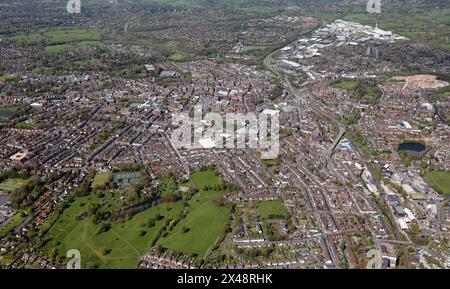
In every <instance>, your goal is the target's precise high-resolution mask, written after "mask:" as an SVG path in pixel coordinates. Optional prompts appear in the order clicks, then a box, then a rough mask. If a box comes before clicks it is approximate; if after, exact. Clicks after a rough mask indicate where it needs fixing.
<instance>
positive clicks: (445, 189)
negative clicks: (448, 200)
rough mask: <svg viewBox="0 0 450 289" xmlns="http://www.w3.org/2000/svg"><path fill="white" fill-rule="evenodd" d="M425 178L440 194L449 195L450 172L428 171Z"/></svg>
mask: <svg viewBox="0 0 450 289" xmlns="http://www.w3.org/2000/svg"><path fill="white" fill-rule="evenodd" d="M425 180H426V181H427V182H428V184H430V186H431V187H432V188H433V189H434V190H435V191H436V192H438V193H439V194H441V195H450V172H429V173H428V174H427V175H426V176H425Z"/></svg>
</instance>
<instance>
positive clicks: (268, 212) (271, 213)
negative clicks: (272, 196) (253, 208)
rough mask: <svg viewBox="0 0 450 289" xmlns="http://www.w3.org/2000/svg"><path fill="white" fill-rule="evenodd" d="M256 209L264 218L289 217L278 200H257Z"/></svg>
mask: <svg viewBox="0 0 450 289" xmlns="http://www.w3.org/2000/svg"><path fill="white" fill-rule="evenodd" d="M258 211H259V215H260V216H261V218H263V219H265V220H267V219H286V218H288V217H289V212H288V211H287V209H286V207H285V206H284V205H283V203H282V202H281V201H280V200H275V201H262V202H259V203H258Z"/></svg>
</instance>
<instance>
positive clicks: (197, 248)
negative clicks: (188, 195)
mask: <svg viewBox="0 0 450 289" xmlns="http://www.w3.org/2000/svg"><path fill="white" fill-rule="evenodd" d="M191 181H192V183H193V184H195V185H196V186H197V187H198V188H199V193H197V194H196V195H195V196H194V197H193V198H192V200H191V202H190V203H189V208H188V213H187V216H186V218H184V219H183V220H181V221H180V222H179V223H178V224H177V225H176V226H175V227H174V228H173V230H172V231H171V232H169V234H168V236H166V237H164V238H161V239H160V240H159V241H158V243H157V244H159V245H161V246H163V247H166V248H169V249H171V250H174V251H177V252H182V253H184V254H196V255H197V256H198V257H204V256H205V255H206V254H207V253H208V250H209V249H210V248H211V247H212V246H213V245H214V244H215V243H216V242H218V241H220V240H221V239H222V237H223V236H224V234H225V228H226V225H227V224H228V222H229V218H230V212H229V209H228V208H226V207H221V206H219V205H217V204H215V202H214V199H215V198H220V197H221V196H222V195H223V193H224V192H223V191H216V190H208V191H205V190H204V189H203V188H204V187H205V186H213V185H216V184H220V183H221V182H222V179H221V177H220V176H216V175H215V171H213V170H208V171H201V172H196V173H194V174H193V175H192V177H191ZM183 228H187V229H189V231H188V232H183Z"/></svg>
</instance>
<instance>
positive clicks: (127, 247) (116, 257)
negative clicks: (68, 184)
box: [44, 196, 183, 268]
mask: <svg viewBox="0 0 450 289" xmlns="http://www.w3.org/2000/svg"><path fill="white" fill-rule="evenodd" d="M89 198H91V200H89ZM95 199H96V198H93V197H92V196H88V197H81V198H77V199H76V200H75V202H73V203H72V204H71V205H70V207H69V208H67V209H66V210H65V211H64V213H63V214H62V215H61V216H60V217H59V218H58V220H57V222H56V223H55V225H54V226H53V227H52V228H51V229H50V230H49V232H48V234H47V236H46V237H47V238H50V241H48V242H47V243H46V244H45V245H44V250H45V251H47V252H49V253H50V252H52V251H53V250H56V251H57V254H58V255H61V256H64V255H65V254H66V252H67V251H68V250H70V249H78V250H79V251H80V253H81V265H82V268H89V267H98V268H134V267H136V265H137V263H138V260H139V257H141V256H142V255H144V254H145V252H146V251H148V250H149V249H150V241H151V240H152V239H153V237H154V234H155V233H156V232H157V231H158V230H160V229H161V228H162V227H163V226H164V224H165V222H166V220H167V219H171V218H174V217H175V216H176V215H177V214H178V213H179V212H180V211H181V210H182V209H183V208H182V204H181V203H180V202H179V203H171V204H160V205H157V206H155V207H153V208H150V209H148V210H146V211H143V212H141V213H139V214H137V215H135V216H134V217H133V218H131V219H129V220H127V221H125V222H124V223H112V224H111V229H110V230H108V231H107V232H103V233H100V234H98V229H99V228H100V225H98V224H94V223H93V222H92V221H91V219H90V218H89V217H86V218H84V219H82V220H77V218H76V217H77V216H78V215H79V214H80V213H81V212H83V211H84V210H85V208H86V207H87V206H88V204H89V203H90V202H92V201H94V200H95ZM83 204H84V205H83ZM157 214H160V215H162V216H164V218H163V219H162V220H159V221H156V222H155V226H153V227H147V226H142V224H143V223H145V222H146V221H147V220H149V219H150V218H155V216H156V215H157ZM142 231H144V232H145V233H144V234H142ZM105 252H107V253H105Z"/></svg>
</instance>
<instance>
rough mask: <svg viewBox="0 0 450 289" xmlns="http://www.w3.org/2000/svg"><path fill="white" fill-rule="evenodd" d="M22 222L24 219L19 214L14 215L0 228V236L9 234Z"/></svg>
mask: <svg viewBox="0 0 450 289" xmlns="http://www.w3.org/2000/svg"><path fill="white" fill-rule="evenodd" d="M23 220H24V218H23V217H22V215H21V213H16V214H15V215H14V216H13V217H12V219H10V220H9V221H8V223H7V224H4V225H3V226H2V227H0V236H4V235H6V234H8V233H9V232H11V231H12V230H13V229H14V228H15V227H17V226H18V225H19V224H21V223H22V221H23Z"/></svg>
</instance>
